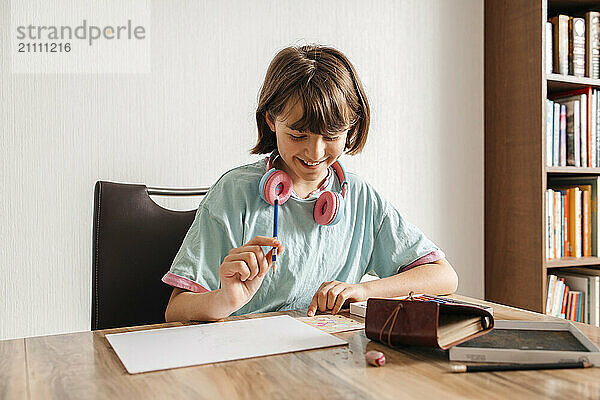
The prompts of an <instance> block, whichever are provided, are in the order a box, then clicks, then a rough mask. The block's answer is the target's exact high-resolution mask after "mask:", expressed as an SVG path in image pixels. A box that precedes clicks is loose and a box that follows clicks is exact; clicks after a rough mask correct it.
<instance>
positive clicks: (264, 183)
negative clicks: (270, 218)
mask: <svg viewBox="0 0 600 400" xmlns="http://www.w3.org/2000/svg"><path fill="white" fill-rule="evenodd" d="M258 192H259V193H260V197H262V198H263V200H264V201H266V202H267V203H269V204H271V205H274V204H275V199H276V198H277V199H278V203H279V205H281V204H283V203H285V202H286V201H288V199H289V198H290V196H291V194H292V178H290V176H289V175H288V174H286V173H285V172H283V171H281V170H278V169H275V168H272V169H270V170H269V171H267V173H266V174H264V175H263V177H262V178H261V180H260V183H259V184H258Z"/></svg>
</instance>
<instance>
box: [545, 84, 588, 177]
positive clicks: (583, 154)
mask: <svg viewBox="0 0 600 400" xmlns="http://www.w3.org/2000/svg"><path fill="white" fill-rule="evenodd" d="M557 104H559V106H557ZM562 106H565V110H564V111H565V126H564V129H565V131H564V133H563V125H562V124H563V120H562ZM546 107H547V108H546V112H547V115H546V140H547V141H549V142H551V143H547V147H546V153H547V161H546V164H547V165H548V166H564V165H568V166H575V167H595V168H598V167H599V166H600V135H599V134H598V133H599V132H600V116H599V113H600V95H598V90H597V89H594V88H592V87H584V88H581V89H577V90H571V91H568V92H560V93H551V94H549V95H548V101H547V103H546ZM558 107H560V115H557V114H558V110H557V109H558ZM550 125H552V126H550ZM563 135H564V139H563ZM550 152H552V155H551V156H550V155H549V153H550ZM563 154H564V158H565V159H566V162H563Z"/></svg>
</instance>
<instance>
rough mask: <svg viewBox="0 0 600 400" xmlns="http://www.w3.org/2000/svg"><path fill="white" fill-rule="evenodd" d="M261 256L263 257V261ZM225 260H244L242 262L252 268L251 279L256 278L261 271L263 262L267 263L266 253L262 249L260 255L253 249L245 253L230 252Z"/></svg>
mask: <svg viewBox="0 0 600 400" xmlns="http://www.w3.org/2000/svg"><path fill="white" fill-rule="evenodd" d="M259 258H262V261H261V260H260V259H259ZM223 261H226V262H238V261H242V262H244V263H246V266H247V267H248V269H249V270H250V276H249V277H248V279H249V280H252V279H254V278H256V276H257V275H258V274H259V273H260V268H261V267H260V264H261V262H262V263H264V264H266V263H267V260H266V258H265V255H264V254H262V251H261V253H260V254H259V255H257V254H256V253H254V252H252V251H246V252H244V253H234V254H229V255H228V256H227V257H225V259H224V260H223Z"/></svg>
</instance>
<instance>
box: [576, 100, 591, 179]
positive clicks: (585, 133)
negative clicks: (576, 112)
mask: <svg viewBox="0 0 600 400" xmlns="http://www.w3.org/2000/svg"><path fill="white" fill-rule="evenodd" d="M580 111H581V118H580V123H579V125H580V129H581V166H582V167H589V166H591V164H590V161H591V160H590V155H589V151H588V149H589V148H590V147H591V142H590V130H589V126H588V121H589V116H588V114H589V109H588V96H587V95H585V94H582V95H581V110H580Z"/></svg>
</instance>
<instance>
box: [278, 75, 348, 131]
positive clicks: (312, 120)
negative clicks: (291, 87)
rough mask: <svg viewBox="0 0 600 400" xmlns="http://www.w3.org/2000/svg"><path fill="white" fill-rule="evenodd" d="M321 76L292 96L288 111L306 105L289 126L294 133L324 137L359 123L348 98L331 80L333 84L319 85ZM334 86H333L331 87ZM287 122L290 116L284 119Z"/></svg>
mask: <svg viewBox="0 0 600 400" xmlns="http://www.w3.org/2000/svg"><path fill="white" fill-rule="evenodd" d="M315 78H317V76H313V79H312V80H309V81H308V82H307V85H306V86H305V87H304V88H303V89H302V90H298V91H297V92H296V93H295V94H294V95H292V96H290V104H289V107H286V108H287V109H288V110H291V109H292V108H293V107H294V106H295V105H296V104H297V103H300V105H301V106H302V110H303V113H302V117H301V118H300V119H299V120H298V121H296V122H294V123H293V124H291V125H289V127H290V128H291V129H293V130H296V131H299V132H312V133H318V134H320V135H323V136H335V135H338V134H340V133H343V132H345V131H347V130H349V129H350V128H351V127H352V126H354V124H356V121H357V120H358V115H357V113H356V112H354V111H353V110H352V107H351V106H350V104H348V101H347V99H346V96H344V94H343V93H342V91H341V90H340V89H339V88H338V87H337V86H336V85H335V84H334V83H333V82H332V81H331V80H329V81H328V83H330V85H323V84H321V82H318V81H317V82H315V81H316V80H317V79H315ZM328 86H332V87H328ZM282 117H284V119H285V118H286V117H287V115H286V116H282Z"/></svg>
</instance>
